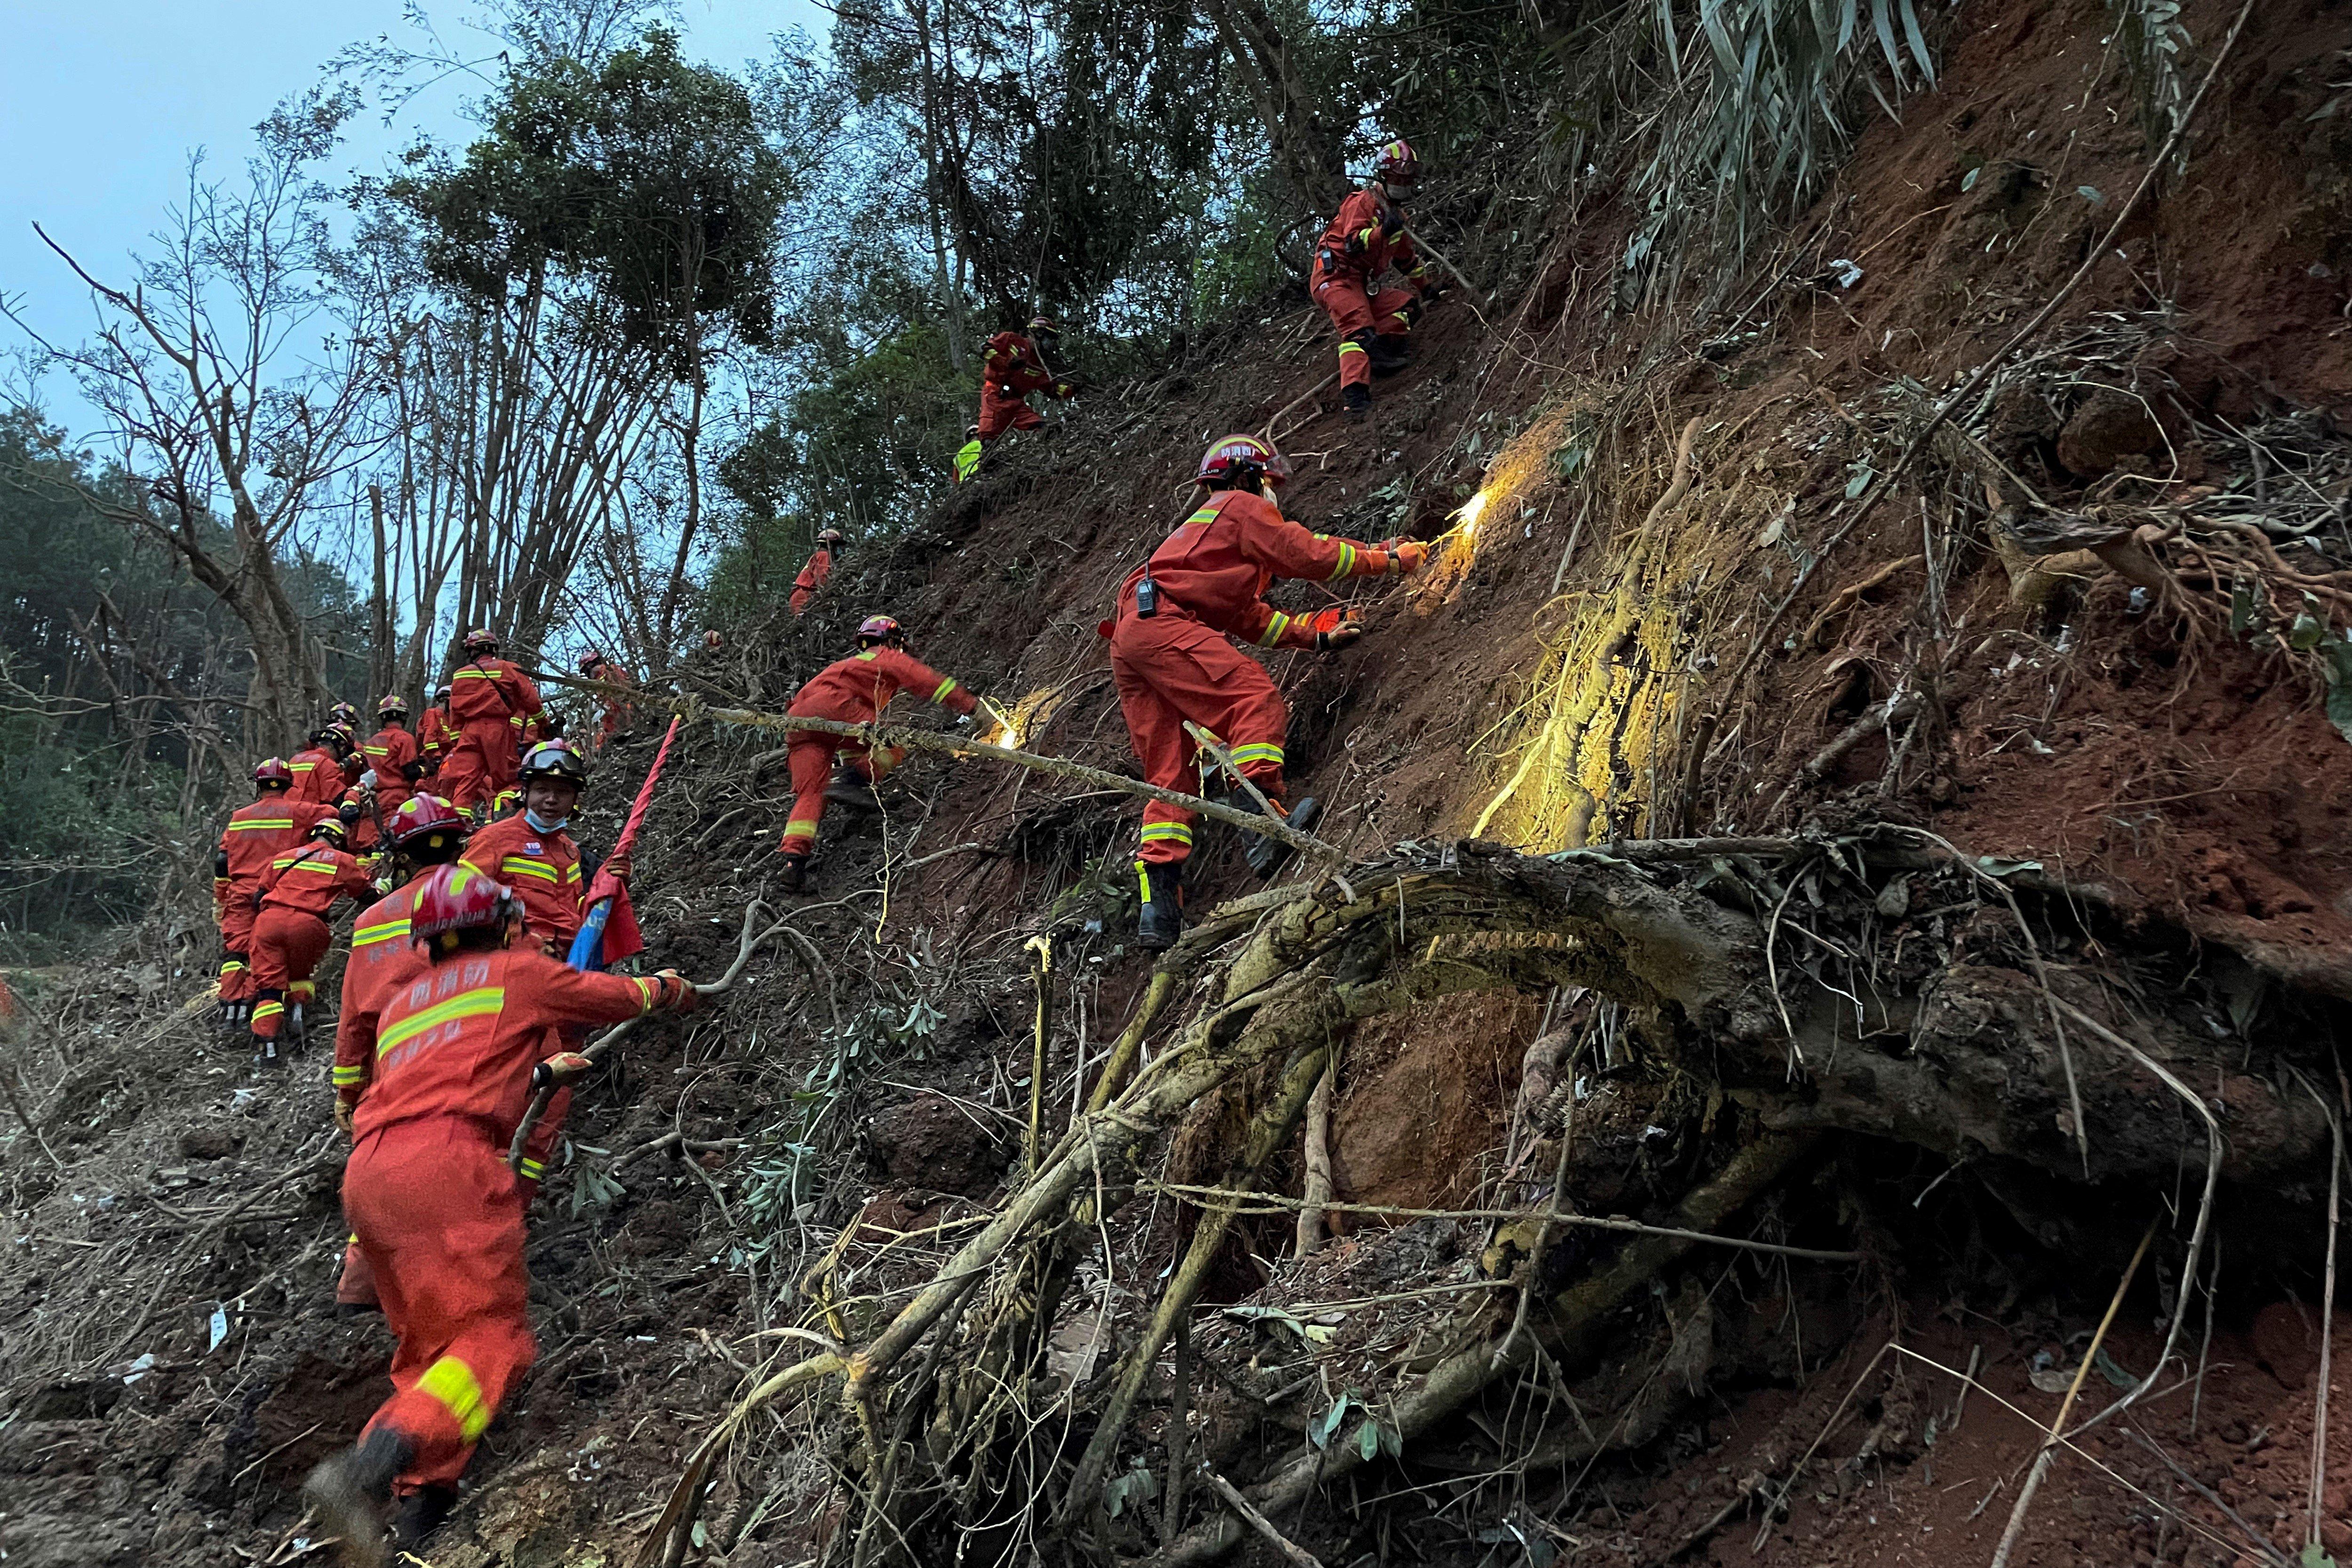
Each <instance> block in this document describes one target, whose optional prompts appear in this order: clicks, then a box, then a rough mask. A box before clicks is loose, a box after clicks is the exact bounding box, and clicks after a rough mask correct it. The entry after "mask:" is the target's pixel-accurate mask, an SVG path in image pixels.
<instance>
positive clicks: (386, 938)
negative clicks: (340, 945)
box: [352, 915, 408, 948]
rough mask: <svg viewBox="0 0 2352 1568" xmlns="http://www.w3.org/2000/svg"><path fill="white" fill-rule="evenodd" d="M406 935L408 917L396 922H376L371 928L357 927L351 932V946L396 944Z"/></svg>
mask: <svg viewBox="0 0 2352 1568" xmlns="http://www.w3.org/2000/svg"><path fill="white" fill-rule="evenodd" d="M407 935H408V917H407V916H406V915H403V916H401V918H400V919H398V920H396V921H377V922H376V923H375V924H373V925H372V926H358V927H355V928H353V930H352V947H354V948H362V947H370V946H373V945H374V944H375V943H377V942H397V941H400V940H401V939H403V938H404V937H406V936H407Z"/></svg>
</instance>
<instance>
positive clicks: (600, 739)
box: [580, 647, 637, 752]
mask: <svg viewBox="0 0 2352 1568" xmlns="http://www.w3.org/2000/svg"><path fill="white" fill-rule="evenodd" d="M580 673H581V675H582V677H583V678H584V679H589V680H596V681H602V682H603V683H604V684H605V685H606V686H625V687H627V688H629V689H632V690H635V688H636V684H637V683H636V682H635V680H632V679H629V672H628V671H627V670H626V669H624V668H622V667H621V665H620V662H619V661H618V660H617V659H615V658H613V656H612V655H610V654H608V653H606V652H605V651H604V649H603V648H596V647H592V648H590V649H589V650H588V651H587V652H586V653H583V654H582V655H581V656H580ZM600 695H601V697H602V699H603V700H604V709H603V710H602V711H600V712H599V713H598V714H597V715H596V739H595V741H594V742H593V745H592V746H591V747H590V750H591V751H592V752H601V751H603V750H604V744H605V742H608V741H610V740H611V739H612V738H613V737H614V736H615V735H617V734H619V733H620V732H621V731H623V730H625V729H627V728H628V727H629V726H630V725H631V724H632V723H634V722H635V720H636V710H635V708H634V707H633V706H631V704H630V702H629V700H628V699H627V698H625V697H621V696H618V695H616V694H614V693H613V692H610V691H606V692H603V693H601V694H600Z"/></svg>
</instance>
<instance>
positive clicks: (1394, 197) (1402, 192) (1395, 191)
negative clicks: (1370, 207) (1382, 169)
mask: <svg viewBox="0 0 2352 1568" xmlns="http://www.w3.org/2000/svg"><path fill="white" fill-rule="evenodd" d="M1381 189H1382V190H1384V191H1386V192H1387V193H1388V194H1389V200H1391V201H1392V202H1395V203H1396V204H1397V205H1400V206H1402V205H1403V204H1404V199H1405V197H1407V196H1409V195H1412V186H1411V185H1389V184H1383V185H1382V186H1381Z"/></svg>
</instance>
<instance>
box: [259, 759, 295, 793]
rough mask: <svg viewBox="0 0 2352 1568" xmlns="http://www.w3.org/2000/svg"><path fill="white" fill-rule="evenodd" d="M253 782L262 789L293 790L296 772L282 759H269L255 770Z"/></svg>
mask: <svg viewBox="0 0 2352 1568" xmlns="http://www.w3.org/2000/svg"><path fill="white" fill-rule="evenodd" d="M253 782H254V784H255V786H256V787H257V788H260V789H292V788H293V787H294V770H293V769H292V768H289V767H288V766H287V765H286V763H284V762H283V761H282V760H281V759H279V758H277V757H269V758H267V759H265V760H264V761H263V762H262V763H260V764H259V765H258V766H257V767H256V768H255V769H254V770H253Z"/></svg>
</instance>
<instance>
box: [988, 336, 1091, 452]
mask: <svg viewBox="0 0 2352 1568" xmlns="http://www.w3.org/2000/svg"><path fill="white" fill-rule="evenodd" d="M1033 392H1050V393H1052V395H1054V396H1055V397H1067V396H1069V395H1070V386H1069V384H1068V383H1067V382H1063V381H1056V380H1055V379H1054V376H1053V373H1052V372H1050V371H1048V370H1047V369H1046V368H1045V361H1044V360H1043V359H1041V358H1040V357H1039V356H1038V353H1037V345H1036V344H1035V343H1034V342H1031V341H1030V339H1029V335H1028V334H1027V333H1025V332H1015V331H1002V332H999V333H997V334H996V335H995V336H994V337H992V338H991V339H989V340H988V346H987V347H985V348H983V349H982V350H981V352H980V438H981V439H982V440H983V441H993V440H995V439H996V438H997V437H999V436H1001V435H1003V433H1004V432H1005V431H1006V430H1007V429H1008V428H1010V429H1013V430H1034V429H1035V428H1036V427H1037V426H1040V425H1043V424H1044V423H1045V416H1042V415H1040V414H1039V413H1038V412H1037V411H1036V410H1035V409H1034V408H1032V407H1030V406H1029V395H1030V394H1031V393H1033Z"/></svg>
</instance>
